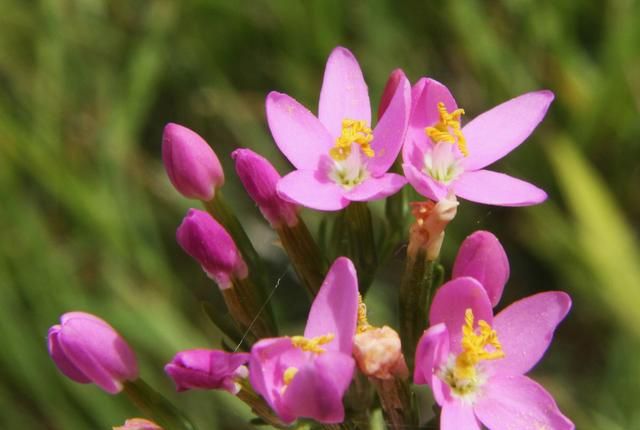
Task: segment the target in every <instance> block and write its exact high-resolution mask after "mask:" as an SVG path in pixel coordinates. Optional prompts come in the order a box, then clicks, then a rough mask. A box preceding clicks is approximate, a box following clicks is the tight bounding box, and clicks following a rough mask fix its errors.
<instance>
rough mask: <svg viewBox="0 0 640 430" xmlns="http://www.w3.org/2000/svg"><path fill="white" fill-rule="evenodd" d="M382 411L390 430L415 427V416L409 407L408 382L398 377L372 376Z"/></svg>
mask: <svg viewBox="0 0 640 430" xmlns="http://www.w3.org/2000/svg"><path fill="white" fill-rule="evenodd" d="M372 382H373V386H374V387H375V388H376V391H377V392H378V397H379V398H380V404H381V405H382V410H383V412H384V417H385V422H386V423H387V426H388V427H389V428H390V429H391V430H404V429H406V428H413V427H414V426H415V427H417V425H416V423H417V419H416V418H417V417H415V414H414V412H413V410H412V408H411V392H410V390H409V383H408V382H407V381H405V380H402V379H400V378H392V379H377V378H372Z"/></svg>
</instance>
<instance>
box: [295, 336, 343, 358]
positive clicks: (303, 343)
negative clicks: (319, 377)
mask: <svg viewBox="0 0 640 430" xmlns="http://www.w3.org/2000/svg"><path fill="white" fill-rule="evenodd" d="M335 337H336V335H334V334H333V333H328V334H325V335H322V336H318V337H312V338H311V339H308V338H306V337H304V336H292V337H291V343H292V344H293V346H295V347H296V348H300V349H301V350H303V351H308V352H315V353H316V354H322V353H323V352H325V349H324V348H322V347H321V345H326V344H327V343H329V342H331V341H332V340H333V339H334V338H335Z"/></svg>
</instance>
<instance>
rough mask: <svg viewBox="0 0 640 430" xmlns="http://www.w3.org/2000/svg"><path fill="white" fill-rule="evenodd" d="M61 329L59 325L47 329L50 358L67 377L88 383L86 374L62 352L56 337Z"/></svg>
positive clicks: (89, 380)
mask: <svg viewBox="0 0 640 430" xmlns="http://www.w3.org/2000/svg"><path fill="white" fill-rule="evenodd" d="M61 329H62V327H61V326H60V325H54V326H53V327H51V328H50V329H49V336H48V346H49V354H50V355H51V358H52V359H53V361H54V363H55V364H56V366H58V369H60V371H61V372H62V373H63V374H64V375H65V376H67V377H68V378H70V379H72V380H74V381H76V382H79V383H81V384H88V383H90V382H91V379H89V378H87V376H86V375H85V374H84V373H82V371H80V370H79V369H78V368H77V367H76V366H75V365H74V364H73V363H72V362H71V360H69V359H68V358H67V356H66V354H65V353H64V350H63V349H62V346H61V345H60V340H59V339H58V335H59V334H60V330H61Z"/></svg>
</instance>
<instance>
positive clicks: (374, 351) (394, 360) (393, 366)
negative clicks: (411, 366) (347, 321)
mask: <svg viewBox="0 0 640 430" xmlns="http://www.w3.org/2000/svg"><path fill="white" fill-rule="evenodd" d="M353 356H354V357H355V359H356V362H357V363H358V367H359V368H360V370H361V371H362V373H364V374H365V375H367V376H371V377H374V378H379V379H390V378H392V377H394V376H397V377H399V378H401V379H406V378H407V376H408V375H409V370H408V369H407V364H406V362H405V360H404V355H402V346H401V344H400V336H398V333H397V332H396V331H395V330H393V329H392V328H390V327H388V326H383V327H382V328H380V327H373V326H369V327H368V328H367V329H365V330H363V331H360V332H359V333H356V336H355V338H354V342H353Z"/></svg>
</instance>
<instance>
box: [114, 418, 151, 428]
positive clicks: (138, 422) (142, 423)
mask: <svg viewBox="0 0 640 430" xmlns="http://www.w3.org/2000/svg"><path fill="white" fill-rule="evenodd" d="M113 430H162V427H160V426H159V425H158V424H156V423H154V422H153V421H149V420H145V419H144V418H131V419H128V420H126V421H125V422H124V426H122V427H114V428H113Z"/></svg>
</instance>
